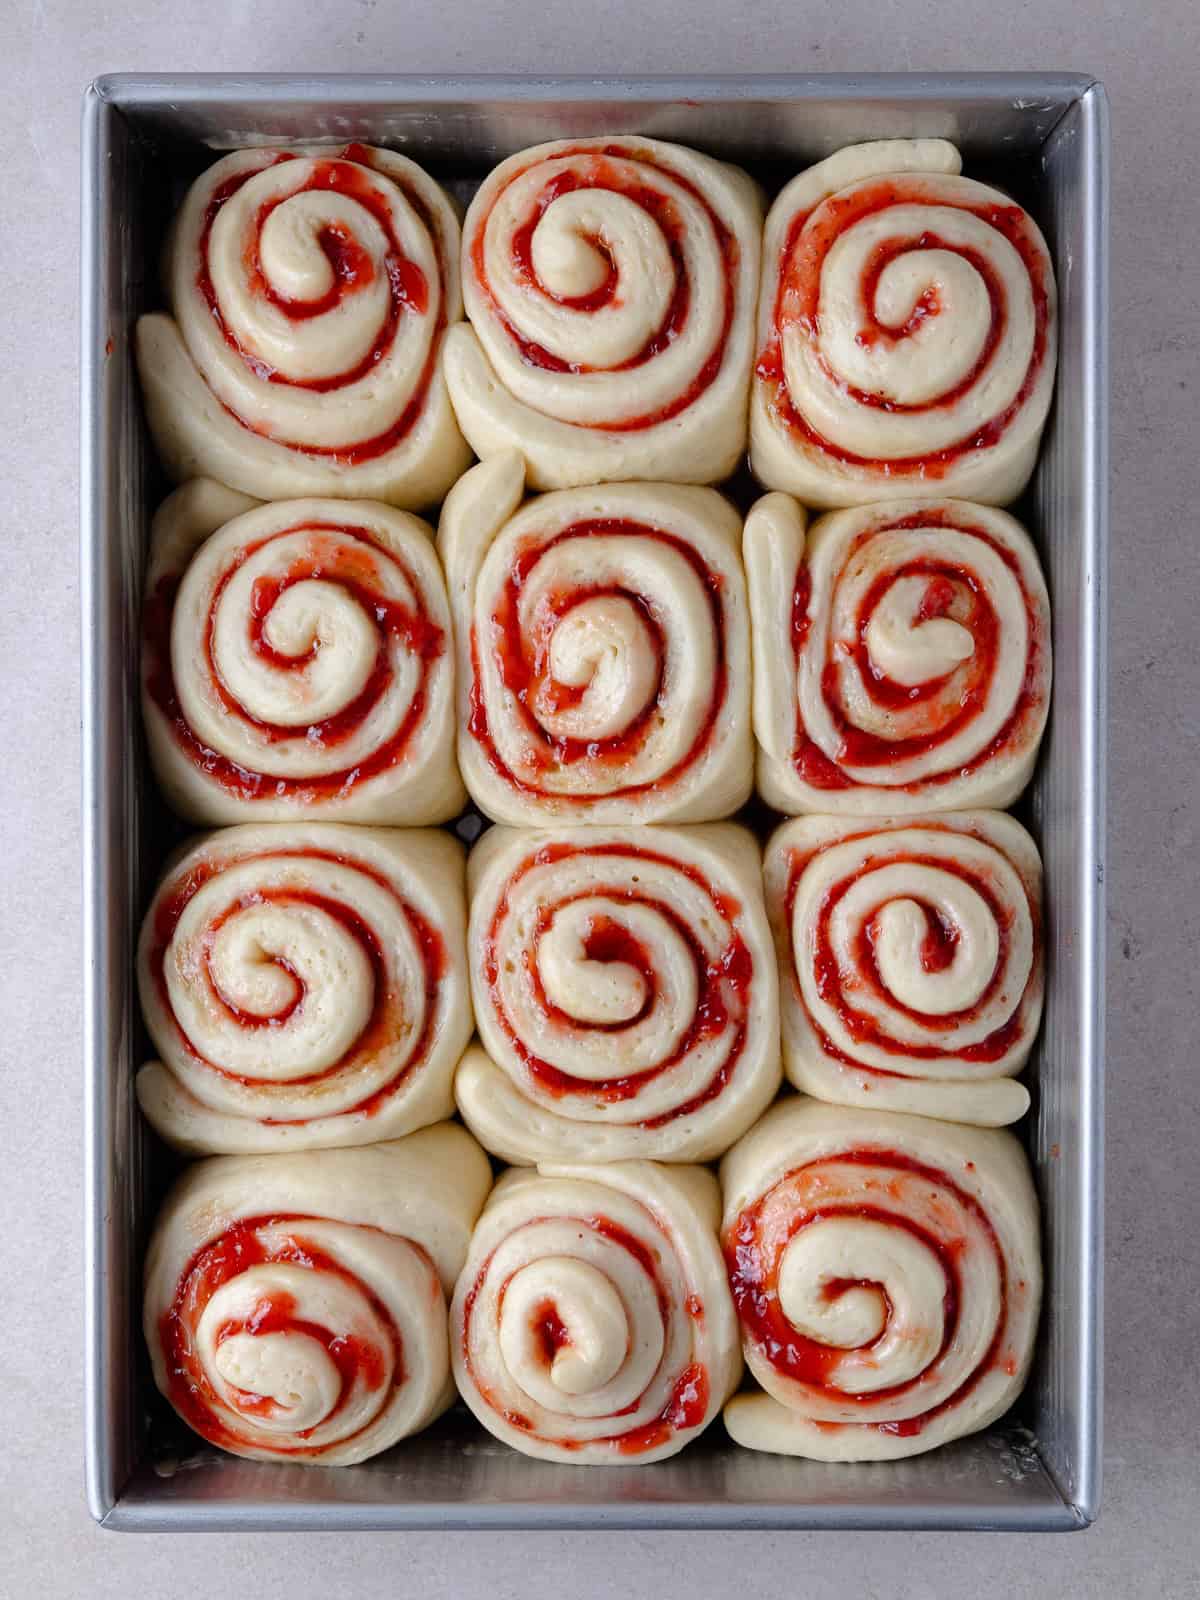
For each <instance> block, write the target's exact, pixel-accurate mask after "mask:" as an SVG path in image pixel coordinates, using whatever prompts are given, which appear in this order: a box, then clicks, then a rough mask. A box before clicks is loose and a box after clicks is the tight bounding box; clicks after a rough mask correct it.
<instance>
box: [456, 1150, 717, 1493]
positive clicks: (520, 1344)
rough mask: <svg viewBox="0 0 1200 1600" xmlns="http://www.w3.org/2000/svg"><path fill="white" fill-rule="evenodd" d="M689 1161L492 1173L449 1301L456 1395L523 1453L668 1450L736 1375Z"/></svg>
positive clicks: (712, 1238) (599, 1460)
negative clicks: (497, 1177) (489, 1191)
mask: <svg viewBox="0 0 1200 1600" xmlns="http://www.w3.org/2000/svg"><path fill="white" fill-rule="evenodd" d="M719 1214H720V1195H719V1192H718V1190H717V1184H716V1180H715V1179H714V1178H713V1176H712V1174H711V1173H709V1172H706V1171H704V1169H703V1168H701V1167H669V1168H668V1167H660V1166H656V1165H655V1164H654V1163H653V1162H649V1161H629V1162H613V1163H611V1164H610V1165H606V1166H575V1167H572V1166H558V1165H545V1164H543V1165H542V1166H540V1167H539V1168H538V1170H537V1171H536V1172H533V1171H525V1172H521V1171H516V1170H514V1171H511V1172H508V1173H506V1174H505V1175H504V1176H503V1177H502V1178H501V1179H500V1181H499V1183H498V1184H497V1185H496V1187H495V1189H494V1190H493V1191H492V1196H491V1200H490V1201H489V1204H488V1205H487V1206H486V1207H485V1208H484V1212H483V1215H482V1216H481V1217H480V1219H479V1224H478V1226H477V1227H476V1229H475V1233H474V1236H473V1237H472V1239H471V1249H470V1253H469V1255H468V1257H467V1264H466V1266H465V1267H464V1268H463V1271H462V1275H461V1277H460V1278H459V1280H458V1287H457V1288H456V1289H455V1291H454V1303H453V1305H452V1307H451V1311H450V1357H451V1361H452V1364H453V1369H454V1378H455V1382H456V1383H457V1385H458V1390H459V1393H460V1394H461V1395H462V1397H463V1399H464V1400H465V1401H466V1402H467V1404H468V1406H470V1408H471V1410H472V1411H473V1412H474V1413H475V1415H476V1417H477V1418H478V1419H479V1421H480V1422H481V1423H482V1424H483V1426H484V1427H485V1428H486V1429H487V1430H488V1431H489V1433H492V1434H494V1435H495V1436H496V1438H497V1439H501V1440H503V1441H504V1442H505V1443H506V1444H510V1445H512V1446H513V1447H514V1448H515V1449H517V1450H520V1451H521V1452H522V1453H523V1454H525V1455H530V1456H538V1457H540V1458H542V1459H543V1460H547V1461H561V1462H567V1463H572V1464H577V1465H584V1466H594V1465H601V1466H622V1465H630V1464H634V1463H639V1462H649V1461H661V1460H663V1459H665V1458H666V1457H667V1456H672V1455H675V1454H676V1453H677V1452H678V1451H680V1450H682V1449H683V1447H684V1446H685V1445H686V1444H688V1443H689V1442H690V1441H691V1440H692V1439H694V1438H695V1437H696V1436H697V1435H698V1434H699V1433H700V1431H701V1430H702V1429H703V1428H705V1427H707V1426H708V1424H709V1422H711V1421H712V1419H713V1418H714V1417H715V1416H716V1415H717V1412H718V1411H719V1410H720V1408H721V1406H722V1404H723V1403H724V1401H725V1399H726V1398H727V1397H728V1396H729V1394H730V1393H731V1392H732V1390H733V1388H734V1387H735V1385H736V1384H737V1381H738V1378H739V1376H740V1374H741V1368H742V1363H741V1353H740V1350H739V1348H738V1331H737V1319H736V1317H735V1315H734V1310H733V1304H732V1301H731V1299H730V1295H729V1288H728V1285H727V1284H726V1281H725V1273H724V1270H723V1267H722V1263H721V1253H720V1250H719V1248H718V1246H717V1232H716V1230H717V1222H718V1219H719Z"/></svg>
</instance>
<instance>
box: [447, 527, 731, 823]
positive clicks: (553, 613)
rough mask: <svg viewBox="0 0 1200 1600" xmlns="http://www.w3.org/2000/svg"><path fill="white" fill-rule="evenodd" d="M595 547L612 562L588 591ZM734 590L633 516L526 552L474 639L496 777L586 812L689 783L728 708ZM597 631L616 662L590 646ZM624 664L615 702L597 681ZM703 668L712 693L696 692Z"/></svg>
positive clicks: (571, 530)
mask: <svg viewBox="0 0 1200 1600" xmlns="http://www.w3.org/2000/svg"><path fill="white" fill-rule="evenodd" d="M601 541H602V542H601ZM585 544H589V545H591V546H592V547H593V548H594V549H595V550H597V551H609V552H614V554H612V555H611V557H610V558H608V559H606V560H605V561H604V562H603V563H602V565H601V566H600V567H599V568H597V570H598V571H600V572H601V573H602V576H601V577H599V578H598V579H597V580H596V581H589V582H586V583H585V582H580V581H579V577H578V572H579V568H580V564H581V561H582V555H581V552H582V551H583V548H584V545H585ZM556 573H561V574H562V577H561V582H559V581H556V579H555V574H556ZM672 575H674V576H673V582H674V585H675V587H674V589H673V590H672V588H671V587H670V584H671V582H672ZM725 590H726V580H725V577H724V575H723V574H722V573H721V572H719V571H717V570H716V569H715V568H714V567H712V566H711V565H710V564H709V562H708V561H707V560H706V559H705V557H704V555H703V554H702V553H701V552H700V551H699V550H698V549H697V548H696V547H695V546H694V545H693V544H692V543H690V542H689V541H688V540H686V539H684V538H681V537H679V536H678V535H676V534H673V533H671V532H670V531H668V530H666V529H664V528H660V527H655V526H651V525H649V524H645V523H639V522H635V521H631V520H629V519H625V518H597V519H592V520H588V521H578V522H574V523H572V524H571V525H569V526H568V527H566V528H563V529H562V530H560V531H559V532H557V533H555V534H553V535H552V536H551V537H549V538H547V539H530V540H528V541H526V542H525V543H524V546H523V548H521V549H520V550H519V552H518V554H517V556H516V559H515V560H514V562H513V563H512V565H511V567H510V568H509V569H508V570H507V572H506V573H505V576H504V578H503V580H502V582H501V585H500V587H499V589H498V590H497V591H496V592H495V593H493V594H481V595H480V596H479V598H478V600H477V603H476V608H475V613H474V617H475V621H474V625H473V627H472V630H471V641H470V648H471V668H472V671H471V689H470V709H469V720H468V729H469V732H470V735H471V737H472V738H473V739H474V740H475V741H476V743H477V744H478V745H479V747H480V748H481V750H482V751H483V752H484V753H485V755H486V757H487V759H488V762H489V763H490V765H491V767H492V769H493V771H494V772H495V773H496V774H497V776H499V777H500V778H502V779H503V780H504V782H505V783H506V784H509V785H511V786H513V787H514V788H515V789H517V790H519V791H520V792H521V793H522V794H524V795H527V796H531V797H537V798H554V799H557V800H562V801H565V802H567V803H575V804H579V805H586V804H587V803H588V802H589V801H593V800H596V799H600V798H603V799H608V800H612V799H620V798H630V799H632V798H634V797H637V796H643V795H647V794H648V793H650V792H651V791H669V790H670V789H671V787H672V786H675V785H678V784H680V783H682V782H683V781H685V780H686V778H687V775H688V774H689V773H690V772H692V771H693V769H695V768H696V767H697V766H698V764H700V763H701V762H702V761H704V759H705V758H706V756H707V755H708V753H709V750H710V747H711V746H712V745H713V743H714V737H715V733H716V729H717V724H718V721H719V719H720V717H721V713H722V710H723V709H724V707H725V704H726V699H727V694H728V688H729V675H730V670H731V667H730V663H729V661H728V659H727V629H728V621H727V617H726V603H727V602H726V593H725ZM601 632H606V633H607V634H608V635H609V637H611V638H612V640H613V645H612V650H611V652H609V653H608V654H607V655H606V654H604V653H601V652H597V651H596V649H595V647H594V645H591V644H590V638H591V637H593V636H594V635H596V634H598V633H601ZM614 657H615V658H616V660H617V662H618V670H619V671H620V672H621V674H622V678H621V682H620V683H619V684H618V685H617V687H616V690H615V691H612V692H610V690H609V686H608V685H607V684H606V682H605V680H604V679H603V678H602V677H601V676H600V674H601V672H602V670H603V669H604V668H605V667H609V668H610V669H611V667H612V661H613V658H614ZM699 663H703V667H704V670H705V671H706V672H707V673H708V682H707V693H701V694H700V695H697V694H696V693H695V692H694V686H693V683H692V679H693V678H694V677H695V675H696V673H697V672H698V671H699V670H700V668H699ZM556 669H557V670H556ZM565 670H569V671H570V673H571V677H570V680H569V681H564V678H563V676H562V673H563V671H565ZM614 695H615V696H617V697H619V698H618V709H617V711H616V712H615V713H614V712H613V711H612V709H611V699H612V698H613V697H614ZM685 702H686V703H685ZM680 717H682V718H684V719H686V720H685V721H684V722H683V724H682V732H681V725H680V722H679V718H680ZM681 740H683V741H685V742H683V743H682V744H681Z"/></svg>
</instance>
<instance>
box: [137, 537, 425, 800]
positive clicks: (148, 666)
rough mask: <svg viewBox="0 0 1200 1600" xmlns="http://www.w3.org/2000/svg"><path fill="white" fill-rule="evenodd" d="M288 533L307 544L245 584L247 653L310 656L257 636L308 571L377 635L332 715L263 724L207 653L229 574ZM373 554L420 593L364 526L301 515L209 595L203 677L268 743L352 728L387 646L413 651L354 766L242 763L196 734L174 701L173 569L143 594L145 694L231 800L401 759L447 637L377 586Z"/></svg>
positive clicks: (334, 791)
mask: <svg viewBox="0 0 1200 1600" xmlns="http://www.w3.org/2000/svg"><path fill="white" fill-rule="evenodd" d="M296 533H307V534H309V535H310V540H309V549H308V550H307V551H306V553H305V554H304V555H303V556H301V557H299V558H297V560H295V561H294V562H293V563H292V565H291V567H290V568H289V569H288V571H287V572H286V573H285V574H284V576H283V577H281V578H260V579H259V580H258V581H257V582H256V583H255V585H254V589H253V593H252V598H251V607H250V614H249V616H248V618H247V631H248V636H249V642H250V646H251V648H252V649H253V651H254V653H255V654H256V655H257V656H259V657H260V658H261V659H263V660H264V661H266V662H268V663H269V664H270V665H271V666H272V667H273V668H274V669H275V670H277V671H283V672H288V671H301V670H302V669H303V668H305V667H306V666H308V665H309V663H310V662H311V661H312V658H313V655H314V652H315V649H316V646H315V645H314V646H313V647H312V648H311V649H309V650H307V651H305V652H303V653H302V654H300V655H296V656H288V655H284V654H282V653H281V652H280V651H278V650H275V649H273V648H272V646H271V645H270V644H269V642H268V641H267V639H266V636H265V628H266V623H267V619H268V617H269V615H270V612H271V609H272V607H273V606H274V605H275V603H276V602H277V601H278V600H279V598H280V596H281V595H282V594H284V593H285V592H286V591H287V590H288V589H290V588H291V587H292V586H293V585H294V584H297V583H303V582H306V581H309V580H321V581H323V582H326V583H334V584H336V585H337V586H338V587H339V588H341V589H343V590H345V591H346V592H347V593H349V594H350V595H351V596H353V598H354V599H355V600H356V601H357V602H358V604H359V605H360V606H361V607H362V608H363V610H364V611H365V612H366V613H367V614H368V615H369V616H371V617H373V618H374V621H375V624H376V627H377V628H378V630H379V636H380V637H379V650H378V654H377V656H376V660H375V665H374V667H373V668H372V670H371V673H370V674H369V676H368V679H367V682H366V683H365V684H364V686H363V688H362V689H361V690H360V692H359V693H358V694H357V695H356V696H355V697H354V699H353V700H352V701H350V703H349V704H348V705H346V706H343V707H342V709H341V710H340V711H338V712H337V713H335V714H334V715H333V716H331V717H329V718H326V719H325V720H324V721H321V722H317V723H313V724H311V725H310V726H309V727H308V728H303V727H295V726H288V725H284V724H279V725H276V724H271V723H266V722H262V721H260V720H259V719H258V718H256V717H252V716H250V715H249V713H248V712H246V711H245V710H244V709H243V708H242V707H241V706H240V705H239V704H238V702H237V700H236V699H235V698H234V696H233V695H232V694H230V692H229V690H228V689H227V688H226V686H225V684H224V682H223V681H222V679H221V676H220V673H219V671H218V670H217V664H216V660H215V658H214V653H213V635H214V631H215V627H216V615H217V607H218V605H219V603H220V599H221V595H222V593H223V592H224V590H225V587H226V585H227V584H228V583H229V580H230V579H231V578H232V577H233V575H234V573H235V572H236V571H237V570H238V568H239V567H240V566H242V565H243V563H244V562H246V561H247V560H248V559H249V558H250V557H251V556H252V555H254V553H255V552H256V551H258V550H260V549H262V547H263V545H265V544H269V543H270V542H271V541H272V540H274V539H282V538H287V537H290V536H292V535H294V534H296ZM380 558H383V559H386V560H387V561H389V562H391V563H393V564H394V565H395V566H397V567H398V568H399V569H400V571H401V572H402V573H403V575H404V577H405V580H406V582H407V583H408V585H409V587H410V588H411V589H413V590H414V592H419V586H418V585H417V583H416V581H415V579H414V578H413V576H412V574H411V573H410V572H409V571H408V569H407V567H406V566H405V565H404V563H403V562H402V561H401V560H400V558H399V557H398V556H396V555H394V554H393V553H392V552H390V551H383V550H381V549H380V548H379V547H378V546H376V545H375V543H374V541H373V540H372V538H371V535H370V533H369V531H368V530H367V529H366V528H358V527H346V526H340V525H334V524H328V523H305V524H302V525H301V526H300V527H297V528H286V529H283V530H282V531H281V532H279V533H275V534H272V535H270V538H268V539H264V540H261V541H259V542H258V543H256V544H251V545H246V546H245V547H244V548H242V549H241V550H239V551H238V552H237V555H236V557H235V558H234V559H233V560H232V561H231V563H230V565H229V567H228V568H227V569H226V570H225V572H224V573H223V574H222V575H221V578H220V581H219V582H218V583H217V585H216V586H215V588H214V590H213V593H212V596H211V599H210V601H209V611H208V619H207V628H206V633H205V657H204V665H205V671H206V676H207V680H208V683H209V684H210V686H211V687H212V690H213V692H214V694H215V695H216V696H217V698H218V699H219V700H220V702H221V704H222V706H223V708H224V710H225V711H226V712H227V713H228V714H229V715H230V716H231V717H235V718H237V719H238V720H239V721H240V722H242V723H243V724H245V725H247V726H249V727H251V728H253V729H254V731H255V733H256V734H258V735H260V736H261V737H263V738H265V739H266V740H267V741H268V742H269V743H277V742H283V741H291V740H299V739H302V738H307V739H308V740H309V741H310V742H312V743H314V744H319V745H321V746H322V747H323V748H324V749H326V750H330V749H336V748H337V746H338V745H339V744H342V743H344V742H345V741H346V740H348V739H350V738H351V737H352V736H353V735H354V734H356V733H357V732H358V730H359V729H360V728H361V727H362V726H363V724H364V723H365V722H366V721H367V719H368V718H369V716H370V715H371V713H372V712H373V711H374V709H375V707H376V706H377V705H378V704H379V702H380V700H381V699H382V698H383V696H384V695H385V694H386V693H387V691H388V690H389V689H390V687H391V684H392V682H393V678H394V671H393V665H392V662H393V658H394V656H395V655H396V653H397V652H398V651H403V652H404V653H405V654H407V655H411V656H416V657H417V658H418V659H419V661H420V674H419V678H418V681H417V685H416V688H415V690H414V693H413V696H412V699H411V701H410V702H409V705H408V707H407V710H406V711H405V714H404V717H403V719H402V720H401V722H400V724H399V726H398V727H397V728H396V730H395V731H394V732H393V733H392V734H391V736H390V737H389V738H387V739H386V740H384V742H383V743H382V744H380V745H379V746H378V748H376V749H375V750H373V751H371V753H370V754H369V755H367V756H366V757H364V759H363V760H361V761H359V762H357V763H356V764H355V765H354V766H350V767H343V768H340V769H338V770H337V771H334V772H327V773H319V774H313V775H311V776H307V777H303V778H291V777H282V776H278V775H276V774H273V773H270V772H251V771H249V770H248V769H247V768H245V767H243V766H241V765H240V764H239V763H238V762H236V761H232V760H230V759H229V757H227V756H224V755H222V754H221V753H220V752H219V751H216V750H213V749H211V748H210V747H209V746H208V745H206V744H204V743H203V741H202V740H201V739H199V738H198V737H197V735H196V734H195V733H194V732H193V730H192V728H191V726H190V724H189V723H188V721H187V719H186V717H185V715H184V712H183V708H182V706H181V704H180V701H179V695H178V691H177V689H176V686H175V677H174V671H173V668H172V665H171V627H172V622H173V619H174V613H175V598H176V595H177V593H178V590H179V584H180V578H179V576H178V575H176V574H174V573H168V574H166V575H164V576H163V577H161V578H160V579H159V580H158V583H157V584H156V586H155V587H154V589H153V590H152V591H151V593H150V594H149V595H148V596H147V598H146V603H145V610H144V613H143V647H142V648H143V669H142V670H143V681H144V683H145V688H146V693H147V695H148V696H149V698H150V700H151V701H152V702H153V704H154V705H155V706H156V707H157V708H158V710H159V712H160V713H161V714H162V716H163V717H164V719H165V720H166V722H167V723H168V725H169V727H170V729H171V732H172V734H173V736H174V738H175V740H176V742H177V743H178V745H179V747H180V749H181V750H182V751H183V753H184V754H185V755H186V756H187V757H188V758H189V759H190V760H191V761H192V762H193V764H194V765H195V766H197V767H198V768H199V769H200V770H201V771H202V772H203V773H204V774H205V776H206V777H208V778H210V779H212V781H213V782H214V783H217V784H219V785H220V786H221V788H223V789H225V790H227V791H228V792H229V793H230V794H232V795H235V796H236V797H237V798H238V799H239V800H259V799H262V800H275V799H294V800H296V801H297V802H299V803H301V804H306V803H312V802H314V801H317V800H322V799H330V798H333V797H335V796H341V795H345V794H348V793H349V792H350V790H351V789H353V788H355V787H356V786H357V785H358V784H360V783H365V782H367V781H369V780H370V779H372V778H375V777H378V776H379V775H380V774H381V773H384V772H387V771H390V770H391V769H392V768H394V767H397V766H400V765H402V763H403V762H404V760H405V759H406V757H407V755H408V750H409V746H410V745H411V744H412V742H413V740H414V738H415V737H416V736H417V734H418V731H419V730H420V728H421V725H422V723H423V721H424V717H425V706H426V700H427V696H428V692H429V678H430V674H431V671H432V668H433V665H434V663H435V662H436V661H437V660H439V659H440V657H441V655H442V653H443V651H444V650H445V647H446V640H445V636H444V634H443V632H442V630H441V629H440V628H439V627H438V626H437V625H436V624H435V623H433V622H430V621H429V619H428V618H426V617H423V616H420V615H418V614H417V613H415V612H413V611H410V610H409V609H408V608H407V607H406V606H404V605H402V604H400V603H399V602H397V601H395V600H392V599H390V598H389V597H388V596H387V595H385V594H383V593H381V592H380V590H379V589H378V587H377V584H378V573H379V568H378V560H379V559H380Z"/></svg>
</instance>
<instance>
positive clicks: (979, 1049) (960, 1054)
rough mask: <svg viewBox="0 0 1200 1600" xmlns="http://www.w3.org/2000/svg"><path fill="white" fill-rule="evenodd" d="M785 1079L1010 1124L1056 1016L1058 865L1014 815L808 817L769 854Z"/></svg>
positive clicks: (894, 1105)
mask: <svg viewBox="0 0 1200 1600" xmlns="http://www.w3.org/2000/svg"><path fill="white" fill-rule="evenodd" d="M765 880H766V893H767V909H768V913H769V915H770V917H771V921H772V924H773V927H774V930H775V937H776V943H777V947H778V951H779V964H780V1005H781V1009H782V1013H783V1060H784V1070H785V1072H786V1073H787V1075H788V1077H789V1078H790V1079H791V1081H792V1082H793V1083H794V1084H795V1085H796V1086H797V1088H800V1089H804V1090H806V1091H807V1092H808V1093H809V1094H813V1095H816V1096H818V1097H819V1098H820V1099H822V1100H831V1101H836V1102H839V1103H841V1104H846V1105H858V1106H874V1107H878V1108H880V1109H885V1110H891V1111H905V1112H919V1113H921V1114H922V1115H925V1116H931V1117H948V1118H952V1119H953V1120H954V1121H956V1122H974V1123H982V1124H984V1125H989V1126H996V1125H1002V1124H1004V1123H1008V1122H1015V1121H1016V1120H1017V1118H1018V1117H1020V1116H1023V1115H1024V1113H1025V1112H1026V1111H1027V1110H1028V1108H1029V1094H1028V1092H1027V1090H1026V1089H1025V1087H1024V1085H1022V1084H1019V1083H1016V1082H1014V1081H1013V1075H1014V1074H1016V1073H1018V1072H1019V1071H1020V1070H1021V1068H1022V1067H1023V1066H1024V1065H1025V1062H1026V1060H1027V1059H1028V1056H1029V1052H1030V1049H1031V1048H1032V1046H1033V1041H1034V1038H1035V1036H1036V1034H1037V1029H1038V1023H1039V1021H1040V1019H1041V1014H1042V993H1043V986H1044V978H1043V963H1044V957H1043V945H1044V940H1043V934H1042V913H1041V895H1042V865H1041V860H1040V858H1039V856H1038V852H1037V846H1036V845H1035V844H1034V842H1033V840H1032V839H1031V838H1030V837H1029V835H1028V834H1027V833H1026V831H1025V829H1024V828H1023V827H1022V826H1021V824H1020V823H1019V822H1017V821H1016V820H1015V818H1013V817H1009V816H1006V815H1004V813H1002V812H999V811H959V812H940V813H937V814H936V815H932V816H927V817H911V818H910V817H901V818H863V819H862V820H861V821H857V820H855V821H851V820H848V819H840V820H839V819H837V818H831V817H798V818H796V819H795V821H793V822H789V823H785V824H784V825H783V827H781V828H780V829H779V830H778V831H777V832H776V833H775V835H774V837H773V838H772V839H771V841H770V843H769V845H768V846H767V852H766V865H765Z"/></svg>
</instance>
